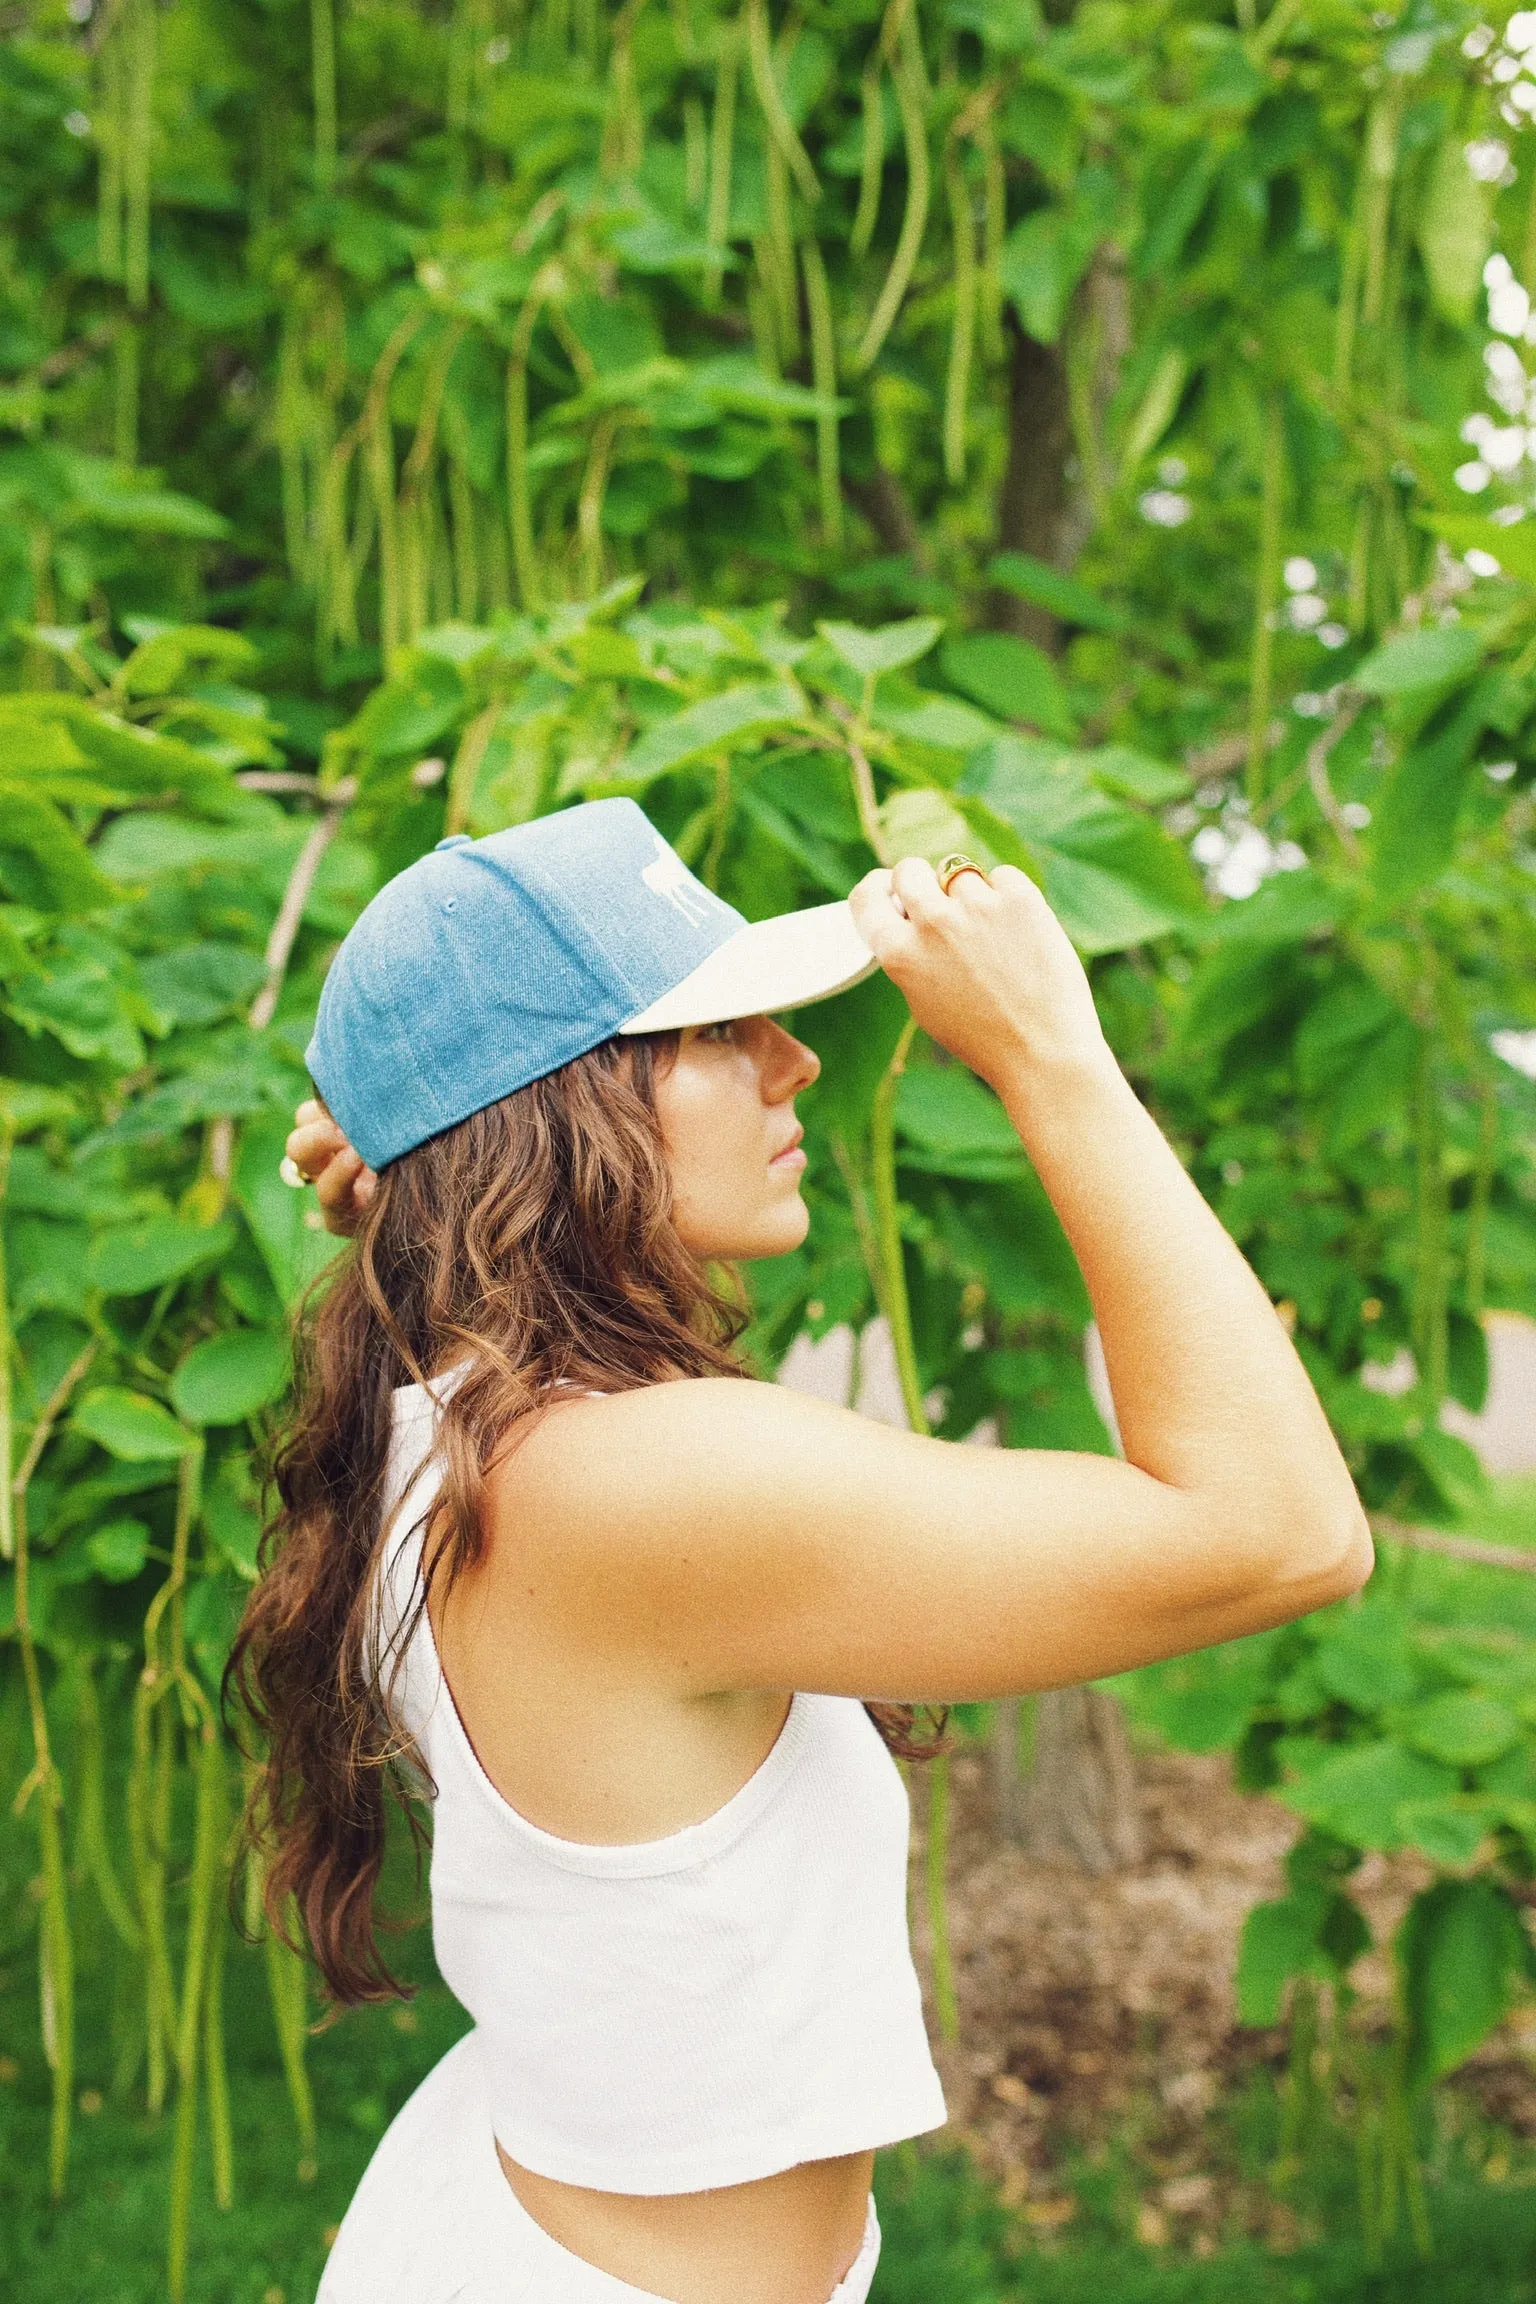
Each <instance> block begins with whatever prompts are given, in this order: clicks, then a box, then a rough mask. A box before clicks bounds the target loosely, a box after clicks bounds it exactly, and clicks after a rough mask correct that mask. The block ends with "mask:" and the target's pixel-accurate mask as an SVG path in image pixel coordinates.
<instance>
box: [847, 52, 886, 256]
mask: <svg viewBox="0 0 1536 2304" xmlns="http://www.w3.org/2000/svg"><path fill="white" fill-rule="evenodd" d="M884 74H885V59H884V57H883V56H882V55H881V53H880V50H879V48H878V47H877V48H876V50H875V52H874V54H873V55H872V56H871V58H870V60H869V62H868V64H866V66H865V67H864V76H863V78H862V79H861V81H860V82H859V103H860V106H861V110H862V118H861V121H860V137H859V204H858V207H857V208H856V209H855V210H854V216H853V230H852V231H851V232H850V233H849V235H848V249H849V253H850V255H852V256H854V257H860V256H867V255H868V254H869V244H870V242H871V240H873V238H874V236H875V226H876V224H877V223H878V222H879V219H880V186H881V181H882V179H883V177H884V175H885V95H884Z"/></svg>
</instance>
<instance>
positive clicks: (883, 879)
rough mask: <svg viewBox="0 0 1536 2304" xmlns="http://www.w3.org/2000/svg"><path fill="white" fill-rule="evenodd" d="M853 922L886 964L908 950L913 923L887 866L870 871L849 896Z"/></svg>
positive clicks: (882, 962)
mask: <svg viewBox="0 0 1536 2304" xmlns="http://www.w3.org/2000/svg"><path fill="white" fill-rule="evenodd" d="M848 908H849V910H850V911H851V912H852V914H853V924H854V926H855V927H856V928H857V929H858V931H859V934H860V935H861V936H862V937H863V939H864V941H865V943H866V944H867V945H868V946H869V948H870V950H871V952H873V954H874V956H875V958H876V959H877V960H878V961H879V962H880V963H881V965H882V967H883V966H884V965H885V964H886V963H887V962H888V961H889V960H891V959H892V958H893V957H896V956H898V955H899V954H900V953H901V952H902V951H904V950H905V948H906V946H907V944H908V943H910V941H911V936H912V924H911V922H910V921H909V920H908V918H907V916H906V914H905V913H904V912H903V910H902V908H901V906H900V904H899V903H898V902H897V900H896V896H895V892H894V890H893V887H892V875H891V873H890V872H889V871H888V870H887V869H886V868H885V866H883V865H878V866H877V867H876V868H875V870H874V871H873V872H866V873H865V875H864V877H863V879H862V880H861V881H860V882H859V884H858V886H857V887H856V888H854V889H853V890H852V891H851V893H850V895H849V898H848Z"/></svg>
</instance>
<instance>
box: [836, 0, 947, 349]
mask: <svg viewBox="0 0 1536 2304" xmlns="http://www.w3.org/2000/svg"><path fill="white" fill-rule="evenodd" d="M886 25H887V31H886V32H882V34H881V43H882V46H883V47H884V46H887V44H888V32H889V28H890V27H891V26H892V25H895V26H896V33H895V47H896V53H895V61H894V64H893V66H892V78H893V79H894V81H895V84H896V102H897V106H898V108H899V110H900V113H901V133H902V142H903V144H904V146H905V148H906V155H907V202H906V207H905V209H904V210H903V213H902V219H901V231H900V233H899V235H898V237H897V241H896V250H895V253H894V255H893V256H892V258H891V267H890V270H889V271H888V272H887V274H886V276H885V280H884V282H883V284H882V286H881V289H880V293H879V295H878V297H877V298H876V299H875V308H874V310H873V312H872V313H871V314H870V316H869V325H868V327H867V328H866V329H865V331H864V336H863V341H862V342H861V343H860V345H859V349H858V351H857V353H856V354H855V356H854V367H855V369H856V370H857V371H858V372H860V373H862V372H863V371H864V370H865V369H866V368H870V367H873V365H874V363H875V361H876V360H877V359H878V358H879V355H880V348H881V346H882V345H883V344H884V342H885V340H886V337H887V336H888V335H889V334H890V332H891V328H892V325H893V323H894V321H895V318H896V315H897V313H898V312H899V311H900V309H901V304H902V299H903V297H904V296H905V295H906V293H907V289H908V287H909V285H910V284H911V279H912V273H913V270H914V268H915V266H916V264H917V257H918V250H919V249H920V248H921V247H922V244H923V234H924V232H925V231H926V230H927V228H928V200H929V194H930V191H931V179H930V172H929V165H928V124H927V117H926V111H925V106H924V96H925V92H926V88H927V74H926V72H925V71H924V69H923V55H922V48H921V45H920V43H919V40H918V34H917V26H916V22H915V12H914V11H913V9H912V8H911V7H910V6H904V5H903V0H892V8H891V10H890V11H889V12H888V14H887V17H886Z"/></svg>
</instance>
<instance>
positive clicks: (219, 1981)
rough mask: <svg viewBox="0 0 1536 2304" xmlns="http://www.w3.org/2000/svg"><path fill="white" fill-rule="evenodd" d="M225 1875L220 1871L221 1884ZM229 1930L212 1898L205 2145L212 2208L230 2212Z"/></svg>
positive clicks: (206, 2008)
mask: <svg viewBox="0 0 1536 2304" xmlns="http://www.w3.org/2000/svg"><path fill="white" fill-rule="evenodd" d="M227 1877H228V1874H227V1873H225V1872H221V1874H220V1879H221V1882H222V1881H224V1880H226V1879H227ZM228 1946H229V1930H228V1928H227V1927H226V1926H225V1925H224V1913H223V1897H222V1894H221V1895H220V1896H219V1897H217V1898H216V1899H215V1910H214V1924H213V1928H212V1931H211V1940H210V1943H209V1947H208V1984H207V1989H206V1991H205V1993H204V1995H203V2068H204V2070H205V2071H206V2073H207V2075H208V2142H209V2146H210V2151H211V2157H212V2160H213V2198H214V2205H215V2206H216V2207H219V2208H224V2209H229V2208H232V2207H233V2206H234V2201H235V2140H234V2125H233V2122H232V2120H231V2118H230V2109H229V2061H228V2058H227V2056H226V2054H225V2049H224V1955H225V1952H226V1951H227V1949H228Z"/></svg>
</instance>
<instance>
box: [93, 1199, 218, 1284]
mask: <svg viewBox="0 0 1536 2304" xmlns="http://www.w3.org/2000/svg"><path fill="white" fill-rule="evenodd" d="M234 1237H235V1234H234V1227H233V1225H231V1224H228V1223H219V1224H193V1223H189V1222H188V1221H187V1220H186V1218H184V1217H181V1216H146V1217H143V1218H141V1219H140V1221H139V1222H138V1223H135V1224H119V1225H114V1226H113V1228H112V1230H111V1231H109V1232H102V1233H99V1234H98V1235H97V1237H96V1238H95V1239H94V1240H93V1241H92V1242H91V1247H90V1253H89V1255H88V1256H87V1257H86V1262H85V1277H86V1279H87V1280H88V1281H89V1282H90V1285H91V1286H92V1287H93V1288H100V1289H101V1290H102V1291H103V1293H104V1294H105V1295H108V1296H145V1295H148V1293H149V1292H150V1290H151V1289H153V1288H163V1287H164V1285H165V1283H166V1282H167V1281H168V1280H180V1279H181V1278H182V1277H183V1276H184V1274H186V1273H188V1272H195V1271H196V1270H197V1268H198V1266H199V1265H200V1264H209V1263H212V1262H213V1260H214V1259H215V1258H216V1257H219V1256H223V1255H224V1254H226V1253H227V1251H228V1250H229V1249H230V1248H231V1247H232V1246H233V1244H234Z"/></svg>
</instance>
